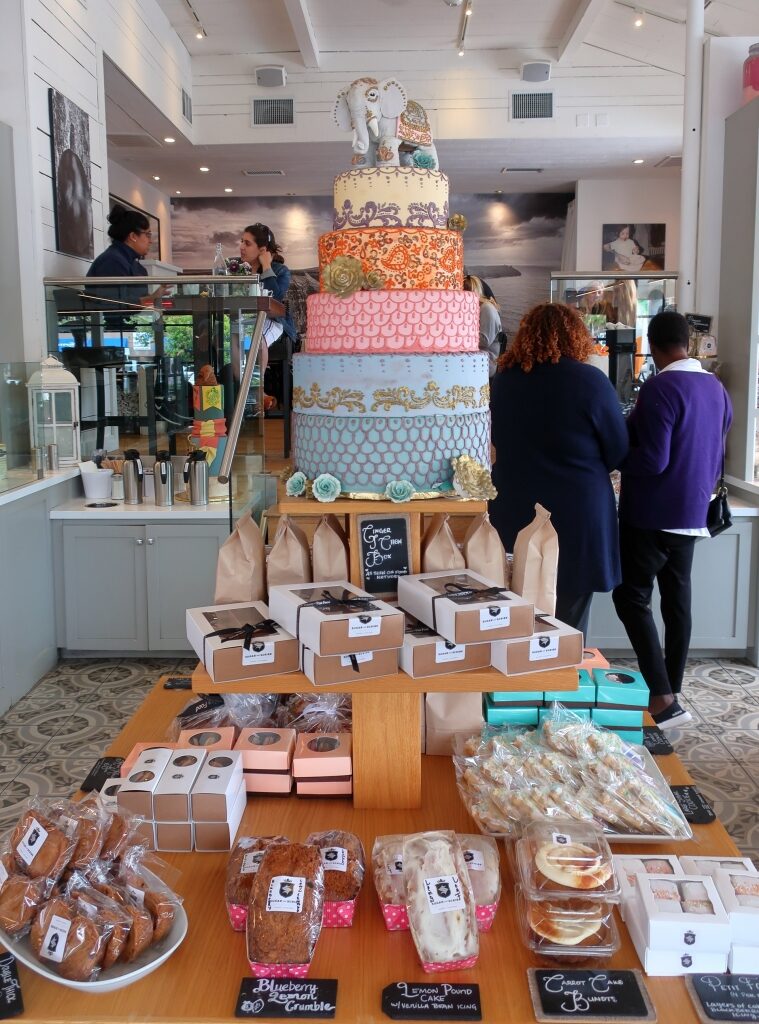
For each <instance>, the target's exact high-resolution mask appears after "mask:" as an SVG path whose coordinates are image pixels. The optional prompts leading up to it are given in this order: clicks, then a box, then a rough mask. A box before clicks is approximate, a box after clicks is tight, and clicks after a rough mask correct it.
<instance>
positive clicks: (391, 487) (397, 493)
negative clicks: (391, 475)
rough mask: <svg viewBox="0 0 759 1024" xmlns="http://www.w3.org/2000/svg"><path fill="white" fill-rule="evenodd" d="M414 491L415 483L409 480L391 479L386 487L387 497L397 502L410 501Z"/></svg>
mask: <svg viewBox="0 0 759 1024" xmlns="http://www.w3.org/2000/svg"><path fill="white" fill-rule="evenodd" d="M414 493H415V488H414V485H413V484H412V483H410V482H409V481H408V480H391V481H390V483H389V484H388V485H387V487H386V488H385V497H386V498H389V499H390V501H395V502H401V501H410V500H411V498H412V497H413V496H414Z"/></svg>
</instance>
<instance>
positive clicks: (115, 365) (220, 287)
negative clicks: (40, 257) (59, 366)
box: [45, 276, 284, 519]
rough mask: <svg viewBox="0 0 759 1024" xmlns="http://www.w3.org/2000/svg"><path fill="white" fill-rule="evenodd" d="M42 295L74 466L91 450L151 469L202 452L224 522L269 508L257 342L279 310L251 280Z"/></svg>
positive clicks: (52, 285)
mask: <svg viewBox="0 0 759 1024" xmlns="http://www.w3.org/2000/svg"><path fill="white" fill-rule="evenodd" d="M45 291H46V309H47V327H48V351H49V352H50V353H51V354H53V355H55V356H56V357H57V358H58V359H60V360H61V362H62V363H63V365H64V366H65V367H66V369H67V370H70V371H71V372H72V373H73V374H74V375H75V377H76V378H77V380H78V381H79V383H80V386H81V387H80V396H79V402H80V421H81V457H82V458H83V459H88V458H90V457H91V455H92V453H93V451H95V450H96V449H105V450H106V452H108V453H109V454H112V453H114V452H123V451H124V450H125V449H127V448H136V449H137V450H138V451H139V453H140V455H141V457H142V460H143V463H144V464H145V465H146V466H147V467H148V468H149V467H150V465H151V464H152V461H153V459H154V457H155V455H156V454H157V453H158V452H160V451H168V452H169V453H170V455H171V456H175V457H176V458H177V468H178V467H179V466H180V465H181V464H182V460H183V457H184V456H186V455H187V454H188V453H189V452H190V451H192V450H193V449H197V448H201V449H204V450H205V451H206V458H207V460H208V463H209V467H210V468H209V475H210V477H211V479H212V500H218V501H229V499H230V489H231V503H230V506H231V510H232V511H231V515H232V519H236V518H238V517H239V515H240V514H242V512H243V511H245V510H246V509H247V508H251V507H252V508H253V509H254V512H256V513H258V512H260V511H262V509H263V508H264V507H265V502H267V499H268V502H269V503H270V502H271V500H273V499H272V498H271V495H272V493H274V494H276V486H275V481H273V478H272V479H271V480H267V479H266V477H267V473H266V436H265V435H266V427H265V421H264V390H263V381H264V369H265V365H266V354H267V352H268V346H267V341H268V342H269V343H270V342H271V341H272V340H273V338H274V336H276V335H278V334H279V333H280V332H279V331H278V327H279V325H278V324H277V323H276V319H275V318H276V317H277V316H281V315H282V313H283V312H284V307H283V306H282V305H281V304H280V303H278V302H276V301H275V300H274V299H273V298H271V297H270V296H269V295H268V293H264V290H263V289H262V288H261V285H260V282H259V279H258V277H257V276H250V277H244V278H242V277H240V278H235V277H227V278H225V277H208V276H203V277H194V276H192V277H191V276H181V277H165V278H156V277H150V278H134V277H131V278H75V279H56V280H53V279H47V280H46V281H45ZM259 319H261V320H262V325H263V329H264V338H263V339H262V344H261V347H260V349H258V351H257V355H256V358H255V361H254V365H253V367H251V372H250V373H249V374H248V375H247V380H248V381H249V386H248V387H246V393H245V398H244V406H242V411H241V415H240V416H239V417H238V418H237V419H238V420H239V422H237V421H234V422H235V438H234V442H235V443H234V451H233V452H232V454H231V456H230V458H231V479H230V482H229V483H228V484H226V485H224V486H222V485H220V484H218V481H217V482H216V483H213V481H214V480H215V479H216V477H217V476H218V472H219V466H220V464H221V459H222V457H223V454H224V451H225V449H226V445H227V444H228V442H229V440H230V439H229V437H228V428H229V427H230V425H231V424H232V423H233V416H234V410H235V407H236V405H237V403H238V397H239V395H240V391H241V388H242V385H243V381H244V380H245V379H246V376H245V370H246V364H247V361H248V356H249V352H250V351H251V343H252V340H253V338H254V335H255V332H256V326H257V324H258V322H259ZM175 480H176V481H177V482H180V481H181V473H178V474H177V473H175ZM178 497H179V498H180V500H181V495H180V496H178Z"/></svg>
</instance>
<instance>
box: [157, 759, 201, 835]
mask: <svg viewBox="0 0 759 1024" xmlns="http://www.w3.org/2000/svg"><path fill="white" fill-rule="evenodd" d="M205 759H206V752H205V751H200V750H198V749H197V747H196V748H195V749H192V748H187V749H184V750H182V749H179V750H174V751H172V756H171V759H170V760H169V763H168V765H167V766H166V769H165V771H164V773H163V775H162V776H161V780H160V782H159V783H158V786H157V787H156V789H155V792H154V794H153V816H154V818H155V845H156V849H157V850H165V851H176V852H187V851H190V850H192V849H193V846H194V841H195V830H194V828H193V823H192V815H191V808H190V794H191V792H192V788H193V786H194V785H195V781H196V780H197V778H198V775H199V774H200V772H201V770H202V768H203V764H204V762H205Z"/></svg>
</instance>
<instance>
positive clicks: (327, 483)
mask: <svg viewBox="0 0 759 1024" xmlns="http://www.w3.org/2000/svg"><path fill="white" fill-rule="evenodd" d="M342 489H343V488H342V484H341V483H340V481H339V480H338V479H337V477H334V476H332V475H331V474H330V473H320V474H319V476H317V478H316V479H315V480H314V487H313V490H314V497H315V498H316V500H317V501H334V500H335V498H337V497H338V495H339V494H340V491H342Z"/></svg>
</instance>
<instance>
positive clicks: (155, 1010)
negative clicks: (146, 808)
mask: <svg viewBox="0 0 759 1024" xmlns="http://www.w3.org/2000/svg"><path fill="white" fill-rule="evenodd" d="M185 702H186V694H182V693H177V692H167V691H164V690H163V689H162V687H161V686H160V684H159V685H157V686H156V688H155V689H154V690H153V691H152V692H151V693H150V694H149V696H148V697H147V699H146V700H145V701H144V703H143V704H142V706H141V707H140V708H139V710H138V711H137V713H136V714H135V715H134V717H133V718H132V719H131V720H130V721H129V722H128V724H127V725H126V727H125V728H124V729H123V731H122V732H121V733H120V735H119V736H118V737H117V739H116V740H115V741H114V743H113V744H112V745H111V748H110V750H109V751H108V753H109V754H112V755H120V756H126V755H127V754H128V753H129V751H130V750H131V748H132V747H133V746H134V744H135V743H136V742H138V741H140V740H144V739H145V738H146V737H151V736H154V737H156V738H158V737H160V736H162V735H163V734H164V733H165V730H166V728H167V726H168V724H169V722H170V720H171V719H172V718H173V716H174V715H176V714H177V712H178V711H179V710H181V708H182V707H183V705H184V703H185ZM421 762H422V764H421V780H422V806H421V807H420V808H418V809H415V810H393V809H383V810H366V809H358V808H356V807H355V806H353V804H352V803H351V801H350V800H339V799H338V800H336V799H321V798H313V799H303V798H298V797H294V796H293V797H287V798H281V797H279V798H278V797H256V798H254V797H251V798H250V799H249V800H248V802H247V808H246V811H245V817H244V819H243V824H242V826H241V828H240V834H241V835H245V834H249V835H265V834H277V833H279V834H283V835H286V836H288V837H289V838H290V839H292V840H294V841H303V840H305V838H306V836H308V835H309V833H311V832H316V831H323V830H324V829H331V828H339V829H345V830H348V831H351V832H355V833H357V834H358V835H359V836H360V837H361V839H362V841H363V843H364V846H365V848H366V849H367V851H368V850H371V847H372V843H373V842H374V838H375V836H377V835H383V834H390V833H404V832H417V831H420V830H429V829H440V828H443V829H455V830H456V831H457V832H465V833H466V832H472V831H473V830H474V826H473V822H472V820H471V818H470V817H469V815H468V814H467V812H466V810H465V808H464V806H463V804H462V802H461V800H460V798H459V795H458V792H457V790H456V785H455V779H454V772H453V765H452V763H451V759H450V758H448V757H428V756H425V757H422V758H421ZM657 763H658V764H659V767H660V768H661V770H662V772H663V773H664V775H665V776H666V777H667V779H668V781H669V782H670V783H687V782H689V781H691V780H690V779H689V776H688V774H687V772H686V771H685V769H684V768H683V766H682V764H681V762H680V761H679V759H678V758H677V757H676V756H675V755H674V754H671V755H669V756H666V757H661V758H657ZM693 831H694V838H693V840H692V841H689V842H684V843H662V844H656V845H645V846H643V845H641V846H639V847H638V846H636V845H631V844H626V845H625V847H624V852H625V853H634V852H639V853H645V854H647V855H650V854H652V853H662V854H665V853H677V854H678V855H685V854H692V855H699V856H707V855H714V854H719V855H723V856H733V855H735V854H736V852H737V851H736V847H735V844H734V843H733V841H732V840H731V839H730V837H729V836H728V835H727V833H726V832H725V829H724V828H723V826H722V825H721V824H720V823H719V822H717V821H715V822H713V823H712V824H711V825H695V826H694V828H693ZM162 856H163V857H164V858H165V859H166V860H167V861H168V862H169V863H170V864H171V866H172V867H174V868H176V869H178V870H179V872H181V877H180V879H179V881H178V882H177V884H176V889H177V891H178V892H179V893H180V894H181V895H182V897H183V898H184V907H185V910H186V911H187V916H188V919H189V931H188V934H187V938H186V939H185V941H184V943H183V944H182V945H181V946H180V948H179V949H178V950H177V952H176V953H175V954H174V955H173V956H172V957H171V959H170V960H168V961H167V963H166V964H164V965H163V966H162V967H161V968H160V969H159V970H158V971H157V972H156V973H155V974H153V975H152V976H151V977H149V978H146V979H144V980H142V981H138V982H136V983H135V984H134V985H131V986H129V987H128V988H124V989H121V990H120V991H117V992H113V993H110V994H103V995H83V994H82V993H80V992H74V991H71V990H68V989H66V988H64V987H62V986H61V985H57V984H53V983H51V982H49V981H45V980H44V979H42V978H40V977H38V976H37V975H36V974H33V973H32V972H30V971H28V970H27V969H26V968H24V967H20V968H19V974H20V978H21V985H22V991H23V997H24V1005H25V1013H24V1016H23V1018H22V1019H23V1020H24V1021H27V1022H29V1024H64V1022H65V1024H70V1022H71V1021H77V1022H78V1024H90V1022H92V1024H96V1022H97V1024H127V1022H133V1021H144V1022H147V1024H152V1022H156V1024H200V1022H203V1024H213V1022H216V1021H232V1020H234V1019H235V1006H236V1002H237V996H238V992H239V989H240V983H241V981H242V979H243V978H246V977H249V970H248V963H247V959H246V951H245V939H244V936H243V935H242V934H240V933H236V932H233V931H232V929H231V927H230V924H229V919H228V917H227V911H226V907H225V904H224V873H225V865H226V861H227V856H228V855H227V854H200V853H186V854H162ZM501 860H502V874H503V877H504V891H503V895H502V897H501V904H500V907H499V910H498V913H497V916H496V918H495V921H494V923H493V927H492V929H491V930H490V931H489V932H487V933H485V934H483V935H482V937H481V944H480V958H479V962H478V964H477V966H476V967H475V968H472V969H471V970H467V971H460V972H451V973H445V974H440V975H439V976H437V977H435V976H433V977H430V976H428V975H427V976H425V975H424V974H423V972H422V969H421V967H420V965H419V961H418V959H417V955H416V952H415V950H414V945H413V942H412V940H411V937H410V934H409V933H408V932H388V931H387V930H386V929H385V925H384V922H383V918H382V914H381V912H380V907H379V904H378V902H377V897H376V894H375V891H374V886H373V884H372V881H371V877H367V879H366V881H365V884H364V888H363V890H362V892H361V895H360V897H359V902H358V907H357V910H356V916H355V919H354V923H353V927H352V928H328V929H324V930H323V931H322V934H321V937H320V939H319V942H318V944H317V947H316V953H315V956H314V960H313V963H312V966H311V970H310V977H313V978H336V979H337V981H338V990H337V1012H336V1015H335V1018H334V1019H335V1020H336V1021H338V1022H345V1024H349V1022H350V1024H373V1022H377V1024H379V1022H381V1021H386V1020H387V1018H386V1017H384V1015H383V1013H382V1009H381V995H382V989H383V988H384V987H385V986H386V985H389V984H390V983H392V982H395V981H416V982H422V981H424V980H425V978H426V979H427V980H428V981H441V982H446V981H448V982H451V983H454V984H462V983H468V982H470V983H476V984H478V985H479V986H480V996H481V1001H482V1014H483V1020H486V1021H488V1024H501V1022H503V1024H512V1022H520V1024H521V1022H529V1021H532V1020H534V1019H535V1018H534V1014H533V1010H532V1004H531V1001H530V995H529V991H528V985H527V974H526V972H527V968H528V967H535V966H538V964H537V962H536V961H535V959H534V958H533V957H532V956H531V955H530V953H529V952H528V951H527V949H525V948H524V946H523V945H522V942H521V940H520V938H519V932H518V929H517V919H516V914H515V909H514V901H513V896H512V892H513V886H512V884H511V879H510V877H509V869H508V866H507V861H506V856H505V852H504V851H503V848H501ZM617 913H618V912H617V911H615V915H616V914H617ZM617 924H618V927H619V931H620V934H621V936H622V946H621V948H620V950H619V952H618V953H616V954H615V956H614V957H613V959H612V961H611V963H610V965H608V966H610V967H612V968H637V967H639V966H640V965H639V962H638V958H637V956H636V954H635V950H634V949H633V946H632V943H631V941H630V938H629V936H628V934H627V929H626V928H625V926H624V925H623V924H622V923H621V921H620V920H619V919H618V921H617ZM645 983H646V986H647V988H648V991H649V993H650V995H651V999H652V1001H653V1004H654V1007H655V1009H656V1012H657V1015H658V1020H659V1021H661V1022H665V1021H666V1022H669V1021H677V1022H678V1024H696V1022H697V1020H698V1018H697V1016H696V1013H695V1011H694V1010H693V1008H692V1004H691V1001H690V999H689V997H688V994H687V992H686V986H685V979H684V978H648V977H647V978H646V979H645Z"/></svg>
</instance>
